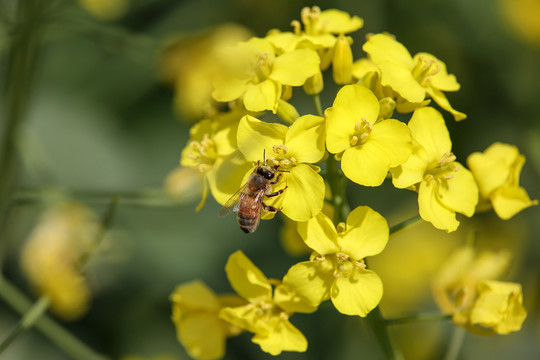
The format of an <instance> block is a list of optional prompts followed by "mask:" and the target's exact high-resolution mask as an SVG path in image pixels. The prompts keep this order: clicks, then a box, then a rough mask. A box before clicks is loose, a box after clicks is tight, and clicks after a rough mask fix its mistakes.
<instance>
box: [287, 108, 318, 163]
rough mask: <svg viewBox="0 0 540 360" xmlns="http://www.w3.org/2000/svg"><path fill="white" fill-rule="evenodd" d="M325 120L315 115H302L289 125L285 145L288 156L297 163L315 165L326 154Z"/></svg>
mask: <svg viewBox="0 0 540 360" xmlns="http://www.w3.org/2000/svg"><path fill="white" fill-rule="evenodd" d="M325 140H326V132H325V119H324V118H323V117H320V116H315V115H304V116H301V117H299V118H298V119H296V121H295V122H294V123H293V124H292V125H291V127H290V128H289V131H287V135H285V143H284V145H285V146H287V149H288V154H290V156H293V157H294V158H295V159H296V160H297V161H298V162H303V163H311V164H313V163H317V162H319V161H320V160H321V159H322V158H323V156H324V153H325V152H326V148H325V146H324V144H325Z"/></svg>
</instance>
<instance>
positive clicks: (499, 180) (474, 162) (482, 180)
mask: <svg viewBox="0 0 540 360" xmlns="http://www.w3.org/2000/svg"><path fill="white" fill-rule="evenodd" d="M519 158H520V155H519V150H518V148H517V147H516V146H514V145H508V144H502V143H494V144H492V145H490V146H489V147H488V148H487V149H486V150H485V151H484V152H483V153H480V152H475V153H472V154H471V155H469V157H468V158H467V165H468V166H469V168H470V169H471V171H472V173H473V175H474V178H475V179H476V182H477V183H478V188H479V190H480V194H482V197H484V198H489V197H490V195H491V193H492V192H493V191H494V190H495V189H497V188H499V187H502V186H504V185H505V184H507V181H508V180H509V179H510V177H511V172H512V170H513V167H514V166H515V167H517V168H519V169H518V170H521V166H522V165H523V164H522V162H523V161H524V159H519ZM520 160H521V161H520ZM514 164H515V165H514ZM516 165H520V166H516ZM508 185H509V184H508Z"/></svg>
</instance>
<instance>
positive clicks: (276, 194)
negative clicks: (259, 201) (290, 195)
mask: <svg viewBox="0 0 540 360" xmlns="http://www.w3.org/2000/svg"><path fill="white" fill-rule="evenodd" d="M288 187H289V186H285V187H284V188H283V189H281V190H278V191H274V192H273V193H271V194H268V195H264V196H266V197H274V196H278V195H279V194H283V192H284V191H285V189H286V188H288Z"/></svg>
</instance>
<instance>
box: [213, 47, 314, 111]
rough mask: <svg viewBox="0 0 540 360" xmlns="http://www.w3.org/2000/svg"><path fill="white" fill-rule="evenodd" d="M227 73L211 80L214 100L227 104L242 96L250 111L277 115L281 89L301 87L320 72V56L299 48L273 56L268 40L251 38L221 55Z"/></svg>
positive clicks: (310, 50) (312, 51) (272, 49)
mask: <svg viewBox="0 0 540 360" xmlns="http://www.w3.org/2000/svg"><path fill="white" fill-rule="evenodd" d="M224 56H226V57H227V58H228V62H229V63H230V65H231V71H230V73H227V74H224V75H223V76H221V77H218V78H217V79H216V80H215V81H214V88H215V89H214V92H213V94H212V95H213V96H214V99H216V100H217V101H222V102H228V101H233V100H236V99H238V98H240V97H242V96H243V103H244V106H245V108H246V109H247V110H249V111H265V110H272V112H274V113H276V112H277V108H278V105H279V99H280V98H281V97H282V92H283V87H284V86H285V85H288V86H302V85H304V83H305V82H306V80H307V79H308V78H309V77H311V76H313V75H315V74H317V73H318V72H319V62H320V60H319V56H318V55H317V53H316V52H315V51H314V50H312V49H298V50H292V51H290V52H286V53H283V54H280V55H276V51H275V49H274V47H273V46H272V44H271V43H270V42H269V41H268V40H267V39H261V38H251V39H250V40H248V41H246V42H240V43H238V45H237V46H236V47H234V48H229V49H228V52H227V53H226V54H225V55H224Z"/></svg>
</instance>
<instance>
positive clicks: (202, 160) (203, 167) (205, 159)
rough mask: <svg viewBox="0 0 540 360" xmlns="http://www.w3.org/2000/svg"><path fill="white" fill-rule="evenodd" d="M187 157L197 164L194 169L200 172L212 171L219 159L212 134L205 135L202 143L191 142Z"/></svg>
mask: <svg viewBox="0 0 540 360" xmlns="http://www.w3.org/2000/svg"><path fill="white" fill-rule="evenodd" d="M186 156H187V157H188V158H189V159H191V160H193V161H195V162H196V164H195V165H194V167H196V168H197V169H198V170H199V171H200V172H206V171H208V170H210V169H211V168H212V166H213V164H214V162H215V160H216V158H217V149H216V144H215V142H214V140H212V138H211V137H210V134H208V133H206V134H204V135H203V138H202V140H200V141H196V140H194V141H191V142H190V143H189V145H188V151H187V154H186Z"/></svg>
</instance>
